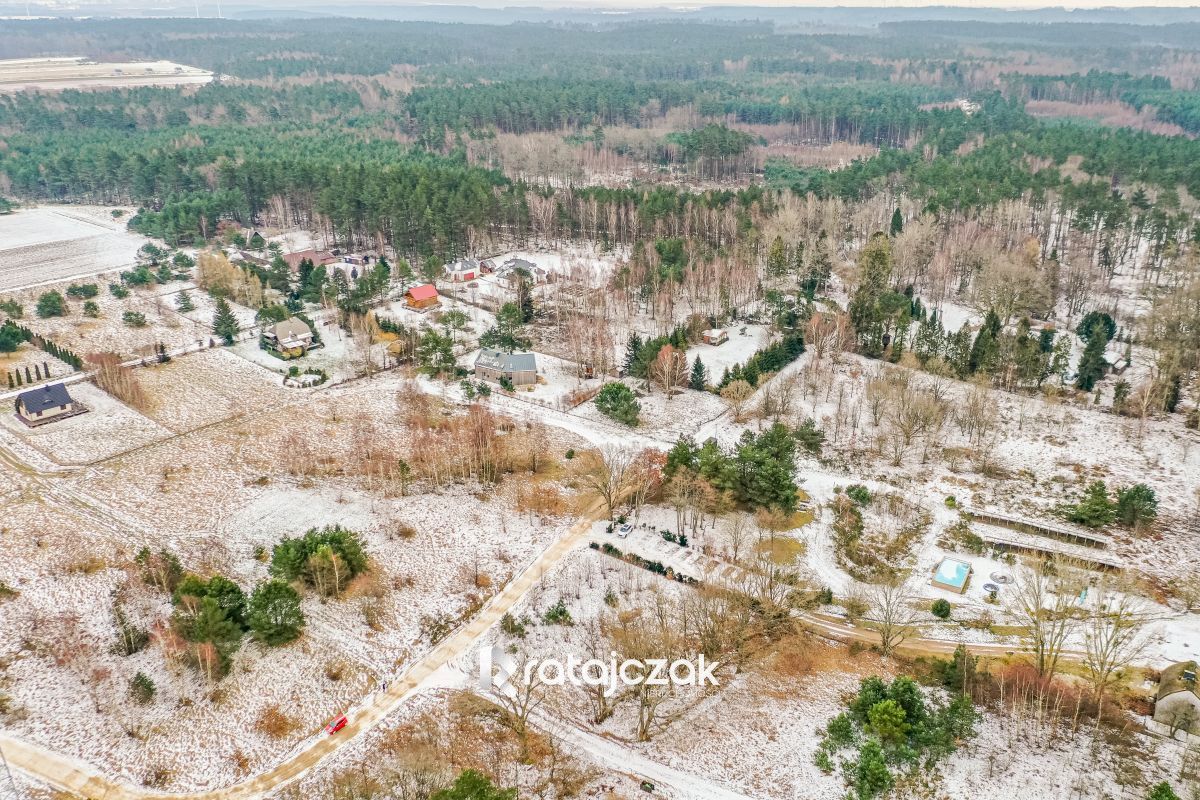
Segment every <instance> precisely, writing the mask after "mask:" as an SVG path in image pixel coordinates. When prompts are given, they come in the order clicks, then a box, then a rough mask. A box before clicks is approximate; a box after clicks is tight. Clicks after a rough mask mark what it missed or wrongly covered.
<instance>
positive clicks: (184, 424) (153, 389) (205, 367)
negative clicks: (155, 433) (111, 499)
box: [137, 348, 296, 433]
mask: <svg viewBox="0 0 1200 800" xmlns="http://www.w3.org/2000/svg"><path fill="white" fill-rule="evenodd" d="M137 380H138V382H139V383H140V384H141V386H142V389H143V390H144V391H145V392H146V394H147V395H148V396H149V397H150V398H151V400H152V404H151V406H150V408H149V409H147V410H146V412H145V414H146V416H148V417H150V418H151V419H153V420H155V421H156V422H158V423H159V424H160V425H163V426H164V427H166V428H169V429H170V430H172V431H174V432H175V433H181V432H183V431H188V430H192V429H194V428H198V427H200V426H201V425H208V424H211V423H214V422H217V421H219V420H222V419H227V418H229V417H232V416H236V415H241V414H247V413H253V412H256V411H259V410H261V409H263V408H269V407H271V406H274V405H279V404H281V403H284V402H286V401H288V400H291V399H295V397H294V396H295V394H296V393H295V392H294V391H292V390H288V389H284V388H283V386H282V380H280V379H279V378H278V377H277V376H273V375H270V374H267V373H266V372H265V371H264V370H263V369H262V368H260V367H259V366H257V365H255V364H252V363H249V362H247V361H246V360H245V359H243V358H240V357H239V356H237V355H234V353H233V352H232V351H231V350H230V349H228V348H214V349H211V350H204V351H202V352H199V353H193V354H189V355H187V356H183V357H180V358H176V359H173V360H171V361H170V362H168V363H166V364H156V365H153V366H150V367H148V368H145V369H140V370H138V371H137Z"/></svg>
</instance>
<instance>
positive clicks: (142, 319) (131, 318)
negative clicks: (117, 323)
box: [121, 311, 146, 328]
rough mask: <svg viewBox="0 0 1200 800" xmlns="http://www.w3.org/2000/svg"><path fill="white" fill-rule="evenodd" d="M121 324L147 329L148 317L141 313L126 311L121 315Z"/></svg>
mask: <svg viewBox="0 0 1200 800" xmlns="http://www.w3.org/2000/svg"><path fill="white" fill-rule="evenodd" d="M121 322H124V323H125V324H126V325H128V326H129V327H131V328H144V327H146V315H145V314H143V313H142V312H140V311H126V312H125V313H124V314H122V315H121Z"/></svg>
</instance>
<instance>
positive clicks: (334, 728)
mask: <svg viewBox="0 0 1200 800" xmlns="http://www.w3.org/2000/svg"><path fill="white" fill-rule="evenodd" d="M346 721H347V720H346V715H345V714H342V715H341V716H340V717H338V718H337V719H335V720H334V721H333V722H331V723H329V724H328V725H326V726H325V732H326V733H328V734H329V735H331V736H332V735H333V734H335V733H337V732H338V731H340V730H341V729H342V728H344V727H346Z"/></svg>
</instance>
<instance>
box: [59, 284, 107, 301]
mask: <svg viewBox="0 0 1200 800" xmlns="http://www.w3.org/2000/svg"><path fill="white" fill-rule="evenodd" d="M98 294H100V287H99V286H97V285H96V284H94V283H84V284H78V283H72V284H71V285H70V286H68V287H67V297H74V298H76V299H78V300H90V299H91V298H93V297H95V296H96V295H98Z"/></svg>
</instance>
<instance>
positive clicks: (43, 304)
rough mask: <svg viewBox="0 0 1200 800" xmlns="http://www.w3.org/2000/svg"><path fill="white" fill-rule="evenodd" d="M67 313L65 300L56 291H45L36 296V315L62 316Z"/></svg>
mask: <svg viewBox="0 0 1200 800" xmlns="http://www.w3.org/2000/svg"><path fill="white" fill-rule="evenodd" d="M66 314H67V301H66V300H65V299H63V296H62V295H61V294H59V293H58V292H46V293H44V294H43V295H42V296H40V297H39V298H38V301H37V315H38V316H39V317H42V318H43V319H45V318H46V317H64V316H66Z"/></svg>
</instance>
